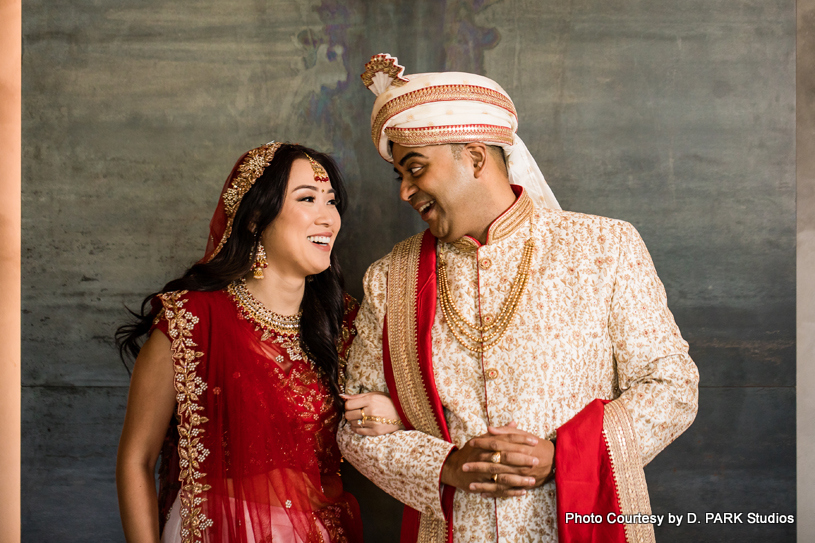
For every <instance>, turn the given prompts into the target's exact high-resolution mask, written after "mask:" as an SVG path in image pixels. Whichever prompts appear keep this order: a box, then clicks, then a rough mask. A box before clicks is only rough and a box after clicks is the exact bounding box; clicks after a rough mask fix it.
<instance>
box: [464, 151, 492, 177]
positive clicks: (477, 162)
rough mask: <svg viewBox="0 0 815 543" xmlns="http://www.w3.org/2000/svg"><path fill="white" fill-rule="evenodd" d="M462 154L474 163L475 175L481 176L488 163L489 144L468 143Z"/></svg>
mask: <svg viewBox="0 0 815 543" xmlns="http://www.w3.org/2000/svg"><path fill="white" fill-rule="evenodd" d="M461 155H462V158H465V159H466V160H467V161H468V162H470V163H471V164H472V166H473V177H475V178H478V177H481V175H482V174H483V173H484V167H485V165H486V163H487V146H486V145H485V144H483V143H480V142H474V143H468V144H466V145H465V146H464V149H463V152H462V153H461Z"/></svg>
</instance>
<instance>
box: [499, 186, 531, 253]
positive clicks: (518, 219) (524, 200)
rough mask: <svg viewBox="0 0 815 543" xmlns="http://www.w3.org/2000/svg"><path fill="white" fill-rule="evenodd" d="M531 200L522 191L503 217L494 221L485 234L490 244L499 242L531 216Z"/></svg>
mask: <svg viewBox="0 0 815 543" xmlns="http://www.w3.org/2000/svg"><path fill="white" fill-rule="evenodd" d="M534 207H535V206H534V205H533V204H532V198H530V197H529V195H528V194H527V193H526V191H523V193H522V194H521V197H520V198H518V200H517V201H516V202H515V203H514V204H513V205H512V207H510V208H509V209H507V210H506V211H505V212H504V214H503V215H501V216H500V217H498V218H497V219H495V221H494V222H493V223H492V224H491V225H490V228H489V230H488V232H487V239H489V240H490V243H493V242H496V241H501V240H502V239H504V238H506V237H507V236H509V235H511V234H512V233H513V232H515V231H516V230H517V229H518V228H520V227H521V225H522V224H523V223H525V222H526V221H527V220H528V219H529V218H530V217H531V216H532V211H533V210H534Z"/></svg>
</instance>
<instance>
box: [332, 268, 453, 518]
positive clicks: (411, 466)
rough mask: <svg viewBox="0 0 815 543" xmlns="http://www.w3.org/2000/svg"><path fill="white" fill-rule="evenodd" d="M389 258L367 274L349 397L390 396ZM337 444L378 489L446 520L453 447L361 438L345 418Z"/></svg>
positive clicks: (418, 436) (401, 435) (406, 434)
mask: <svg viewBox="0 0 815 543" xmlns="http://www.w3.org/2000/svg"><path fill="white" fill-rule="evenodd" d="M388 260H389V259H388V257H385V258H383V259H381V260H379V261H377V262H375V263H373V264H372V265H371V267H370V268H368V271H367V272H366V273H365V278H364V280H363V282H364V287H365V297H364V298H363V300H362V307H360V310H359V314H358V315H357V319H356V321H355V326H356V329H357V336H356V338H355V339H354V343H353V344H352V345H351V353H350V356H349V360H348V367H347V384H346V392H347V393H348V394H360V393H363V392H373V391H381V392H388V387H387V385H386V383H385V373H384V371H383V369H382V329H383V325H384V319H385V312H386V310H387V277H388ZM337 442H338V443H339V446H340V450H341V451H342V454H343V456H344V457H345V458H346V459H347V460H348V461H349V462H350V463H351V464H352V465H353V466H354V467H355V468H356V469H357V470H359V472H360V473H362V474H363V475H365V476H366V477H367V478H368V479H370V480H371V481H373V482H374V483H375V484H376V485H377V486H378V487H379V488H381V489H382V490H384V491H385V492H387V493H388V494H390V495H391V496H393V497H394V498H396V499H397V500H399V501H401V502H402V503H404V504H406V505H408V506H410V507H412V508H413V509H416V510H417V511H420V512H422V513H429V514H431V515H435V516H436V517H438V518H444V515H443V513H442V507H441V498H440V492H439V488H440V478H441V469H442V466H443V464H444V461H445V460H446V459H447V456H448V455H449V454H450V451H451V450H452V449H453V445H452V444H451V443H448V442H446V441H444V440H441V439H438V438H435V437H433V436H430V435H428V434H425V433H422V432H419V431H415V430H411V431H397V432H394V433H392V434H387V435H383V436H375V437H368V436H360V435H357V434H355V433H354V432H353V431H352V430H351V428H350V427H349V426H348V425H347V424H346V423H345V421H344V420H343V422H342V423H341V425H340V430H339V433H338V435H337Z"/></svg>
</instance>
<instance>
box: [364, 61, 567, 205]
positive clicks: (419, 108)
mask: <svg viewBox="0 0 815 543" xmlns="http://www.w3.org/2000/svg"><path fill="white" fill-rule="evenodd" d="M365 68H366V70H365V73H364V74H362V81H363V82H364V83H365V86H367V87H368V88H369V89H371V91H373V93H374V94H376V95H377V98H376V102H375V103H374V109H373V112H372V113H371V137H372V138H373V142H374V145H376V147H377V149H378V151H379V154H380V155H381V156H382V158H384V159H385V160H387V161H388V162H393V156H392V155H391V151H390V147H389V145H388V142H389V141H392V142H394V143H398V144H400V145H404V146H406V147H423V146H425V145H439V144H446V143H467V142H482V143H486V144H488V145H497V146H499V147H501V148H502V149H503V150H504V156H505V157H506V159H507V173H508V177H509V182H510V183H513V184H516V185H520V186H522V187H523V188H524V190H526V192H527V193H528V194H529V196H531V197H532V199H533V200H534V201H535V203H536V204H538V205H540V206H543V207H547V208H550V209H560V205H559V204H558V202H557V199H555V195H554V194H553V193H552V189H550V188H549V185H548V184H547V183H546V180H545V179H544V178H543V174H542V173H541V171H540V168H538V165H537V163H536V162H535V159H534V158H533V157H532V155H531V154H530V152H529V149H527V148H526V145H524V142H523V141H522V140H521V138H519V137H518V134H517V130H518V114H517V113H516V111H515V105H514V104H513V103H512V100H511V99H510V97H509V95H508V94H507V93H506V92H505V91H504V89H502V88H501V86H500V85H498V83H496V82H495V81H493V80H492V79H489V78H487V77H484V76H481V75H476V74H468V73H463V72H441V73H426V74H413V75H410V76H405V75H403V73H404V70H405V69H404V67H402V66H400V65H399V64H397V59H396V58H395V57H392V56H390V55H387V54H382V55H375V56H374V57H373V58H371V61H370V62H368V63H367V64H366V65H365Z"/></svg>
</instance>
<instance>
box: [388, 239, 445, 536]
mask: <svg viewBox="0 0 815 543" xmlns="http://www.w3.org/2000/svg"><path fill="white" fill-rule="evenodd" d="M423 236H424V233H421V234H416V235H415V236H413V237H411V238H408V239H406V240H405V241H403V242H401V243H399V244H397V245H396V247H394V248H393V251H392V252H391V257H390V263H389V266H388V343H389V347H390V358H391V365H392V367H393V379H394V381H395V384H396V390H397V393H398V395H399V402H400V403H401V404H402V410H403V411H404V413H405V416H406V417H407V418H408V420H409V421H410V423H411V424H412V425H413V427H414V428H416V429H417V430H419V431H421V432H424V433H426V434H430V435H432V436H434V437H437V438H440V439H441V429H440V428H439V425H438V423H437V422H436V418H435V417H434V416H433V410H432V409H431V407H430V402H429V400H428V397H427V391H426V390H425V386H424V381H423V380H422V374H421V371H420V370H419V353H418V341H417V333H416V276H417V274H418V272H419V254H420V252H421V248H422V237H423ZM420 518H421V520H420V523H419V539H418V543H444V541H445V540H446V537H447V523H446V522H445V521H444V520H438V519H436V518H434V517H433V516H432V515H429V514H427V513H423V514H422V516H421V517H420Z"/></svg>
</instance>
